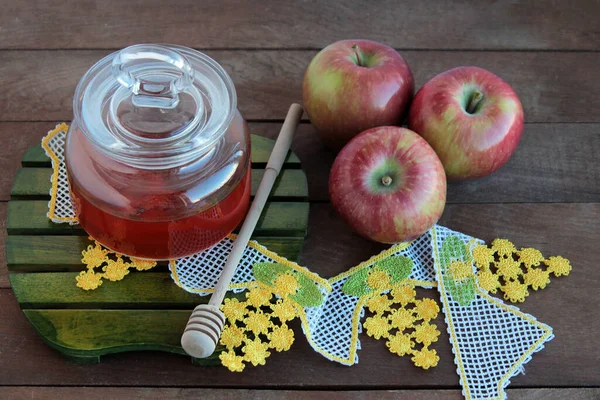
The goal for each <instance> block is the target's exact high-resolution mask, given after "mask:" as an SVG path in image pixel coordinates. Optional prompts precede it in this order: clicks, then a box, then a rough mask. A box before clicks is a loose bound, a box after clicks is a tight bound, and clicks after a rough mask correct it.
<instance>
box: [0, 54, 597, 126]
mask: <svg viewBox="0 0 600 400" xmlns="http://www.w3.org/2000/svg"><path fill="white" fill-rule="evenodd" d="M107 53H108V52H107V51H104V50H76V51H62V50H57V51H48V50H44V51H9V52H5V53H3V54H2V61H1V62H0V86H1V87H2V88H3V91H4V96H3V97H2V98H0V115H2V118H3V119H4V120H5V121H42V120H45V121H50V120H52V121H55V120H64V121H68V120H70V119H71V118H72V110H71V107H72V104H71V101H72V98H73V93H74V90H75V85H76V84H77V82H78V81H79V79H80V78H81V76H82V75H83V74H84V72H85V71H87V70H88V69H89V68H90V67H91V66H92V65H93V64H94V63H95V62H96V61H98V60H99V59H100V58H101V57H103V56H105V55H106V54H107ZM207 53H208V55H210V56H212V57H213V58H215V59H216V60H217V61H218V62H219V63H221V64H222V65H223V67H224V68H225V69H226V70H227V71H228V72H229V73H230V74H231V76H232V78H233V80H234V82H235V85H236V89H237V94H238V106H239V109H240V111H241V112H242V114H243V115H244V117H245V118H247V119H249V120H257V119H260V120H265V119H283V118H284V116H285V114H286V112H287V109H288V106H289V105H290V103H292V102H294V101H299V100H300V98H301V86H302V78H303V75H304V71H305V69H306V66H307V65H308V63H309V62H310V60H311V59H312V57H313V56H314V55H315V54H316V52H315V51H279V50H278V51H217V50H213V51H208V52H207ZM402 55H403V56H404V57H405V59H406V61H407V62H408V63H409V65H410V66H411V69H412V71H413V73H414V75H415V81H416V85H417V88H418V87H420V86H421V85H422V84H423V83H425V82H426V80H428V79H429V78H431V77H432V76H434V75H436V74H438V73H440V72H442V71H444V70H447V69H450V68H453V67H456V66H459V65H478V66H480V67H483V68H486V69H489V70H490V71H493V72H494V73H496V74H498V75H499V76H501V77H502V78H504V79H505V80H506V81H507V82H508V83H510V84H511V85H512V86H513V88H514V89H515V91H516V92H517V94H518V95H519V97H520V99H521V102H522V103H523V107H524V110H525V119H526V121H527V122H600V114H598V113H597V112H596V108H595V104H596V93H598V92H600V81H598V80H596V79H590V77H591V76H594V75H595V73H596V71H597V65H598V62H599V60H600V53H598V52H585V53H579V52H480V51H465V52H456V51H428V52H420V51H402ZM573 66H577V68H574V67H573ZM557 77H560V79H557ZM50 99H51V100H50Z"/></svg>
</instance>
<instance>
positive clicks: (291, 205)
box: [6, 200, 309, 237]
mask: <svg viewBox="0 0 600 400" xmlns="http://www.w3.org/2000/svg"><path fill="white" fill-rule="evenodd" d="M308 211H309V204H308V203H298V202H269V203H267V205H266V206H265V209H264V210H263V213H262V214H261V217H260V219H259V220H258V224H257V226H256V229H255V231H254V233H255V235H257V236H299V237H304V236H306V228H307V225H308ZM47 212H48V201H46V200H31V201H20V200H13V201H10V202H9V203H8V217H7V221H6V230H7V232H8V234H9V235H82V236H83V235H86V236H87V234H86V233H85V231H84V230H83V229H82V228H81V227H80V226H78V225H75V226H73V225H69V224H55V223H53V222H51V221H50V220H49V219H48V217H47V216H46V213H47Z"/></svg>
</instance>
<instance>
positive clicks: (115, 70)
mask: <svg viewBox="0 0 600 400" xmlns="http://www.w3.org/2000/svg"><path fill="white" fill-rule="evenodd" d="M112 74H113V76H114V77H115V79H117V80H118V81H119V83H121V85H123V86H125V87H126V88H128V89H130V90H131V92H132V93H133V96H132V102H133V104H134V105H135V106H136V107H151V108H174V107H176V106H177V104H178V103H179V95H178V94H179V92H181V91H182V90H184V89H186V88H188V87H190V86H191V85H192V83H193V82H194V70H193V69H192V67H191V65H190V63H189V62H188V60H187V59H186V58H185V57H184V56H183V55H182V54H180V53H178V52H177V51H175V50H173V49H171V48H169V47H166V46H161V45H147V44H138V45H134V46H129V47H126V48H124V49H123V50H121V51H120V52H119V53H118V54H117V55H116V56H115V57H114V58H113V61H112Z"/></svg>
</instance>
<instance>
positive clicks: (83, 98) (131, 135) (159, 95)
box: [73, 44, 237, 169]
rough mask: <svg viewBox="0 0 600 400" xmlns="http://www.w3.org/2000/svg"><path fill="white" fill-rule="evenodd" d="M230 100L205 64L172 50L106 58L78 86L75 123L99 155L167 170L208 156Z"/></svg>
mask: <svg viewBox="0 0 600 400" xmlns="http://www.w3.org/2000/svg"><path fill="white" fill-rule="evenodd" d="M236 107H237V105H236V93H235V88H234V85H233V82H232V80H231V78H230V77H229V75H228V74H227V72H225V70H224V69H223V68H222V67H221V66H220V65H219V64H218V63H217V62H216V61H214V60H213V59H212V58H210V57H208V56H207V55H205V54H203V53H200V52H198V51H196V50H193V49H190V48H187V47H183V46H175V45H158V44H139V45H134V46H130V47H127V48H125V49H123V50H120V51H118V52H116V53H113V54H110V55H108V56H107V57H105V58H103V59H102V60H100V61H99V62H97V63H96V64H95V65H94V66H93V67H92V68H90V70H89V71H88V72H87V73H86V74H85V75H84V76H83V78H81V81H80V82H79V84H78V85H77V88H76V90H75V97H74V99H73V110H74V114H75V120H76V121H77V123H78V124H79V127H80V128H81V130H82V131H83V133H84V135H85V136H86V138H87V139H88V140H89V141H90V142H91V143H93V144H94V145H96V146H97V147H98V148H100V149H101V150H102V151H103V152H104V153H105V154H107V155H109V156H110V157H112V158H114V159H116V160H117V161H120V162H123V163H125V164H128V165H131V166H135V167H139V168H144V169H164V168H173V167H176V166H180V165H183V164H186V163H188V162H190V161H192V160H194V159H196V158H198V157H200V156H201V155H202V154H205V153H206V152H207V151H209V150H210V149H211V148H213V147H214V146H215V145H216V143H217V142H218V140H219V139H220V138H221V137H222V136H223V134H224V133H225V131H226V130H227V128H228V127H229V125H230V123H231V121H232V118H233V116H234V112H235V109H236Z"/></svg>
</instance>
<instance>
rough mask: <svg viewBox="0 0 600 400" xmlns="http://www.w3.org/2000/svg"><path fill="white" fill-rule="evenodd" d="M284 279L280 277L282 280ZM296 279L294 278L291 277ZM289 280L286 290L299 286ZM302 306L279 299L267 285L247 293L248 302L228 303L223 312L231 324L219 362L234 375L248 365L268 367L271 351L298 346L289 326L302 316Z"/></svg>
mask: <svg viewBox="0 0 600 400" xmlns="http://www.w3.org/2000/svg"><path fill="white" fill-rule="evenodd" d="M281 276H284V275H280V276H279V277H281ZM287 276H289V277H291V278H292V279H293V277H292V276H291V275H287ZM292 279H288V278H285V280H286V281H287V283H286V284H285V285H283V287H282V288H279V289H284V290H281V291H286V290H285V289H286V288H288V287H291V286H297V285H298V283H297V282H296V283H295V284H294V283H293V282H292ZM298 307H299V306H298V304H297V303H296V302H295V301H293V300H292V299H291V298H289V297H288V296H285V297H283V298H278V297H277V296H276V295H275V293H274V292H272V291H271V290H270V288H269V287H267V286H266V285H264V284H262V283H259V282H256V283H254V284H253V285H252V286H251V287H250V288H249V290H248V291H247V292H246V300H245V301H239V300H238V299H236V298H231V299H225V301H224V302H223V305H222V306H221V310H222V311H223V314H225V317H226V318H227V322H226V325H225V329H224V330H223V333H222V334H221V344H222V345H223V346H225V348H226V350H225V351H223V352H222V353H221V354H220V355H219V358H220V359H221V364H223V366H225V367H227V368H228V369H229V370H230V371H233V372H241V371H243V370H244V368H245V367H246V364H245V363H250V364H252V365H254V366H257V365H264V364H265V362H266V359H267V357H269V356H270V355H271V351H270V350H275V351H278V352H281V351H287V350H289V349H290V347H291V346H292V344H293V343H294V331H292V330H291V329H290V328H289V327H288V326H287V322H288V321H291V320H293V319H294V318H296V317H298V316H299V310H298Z"/></svg>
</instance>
